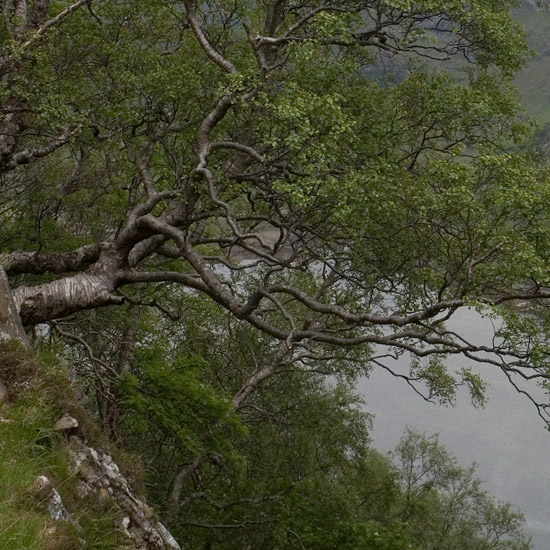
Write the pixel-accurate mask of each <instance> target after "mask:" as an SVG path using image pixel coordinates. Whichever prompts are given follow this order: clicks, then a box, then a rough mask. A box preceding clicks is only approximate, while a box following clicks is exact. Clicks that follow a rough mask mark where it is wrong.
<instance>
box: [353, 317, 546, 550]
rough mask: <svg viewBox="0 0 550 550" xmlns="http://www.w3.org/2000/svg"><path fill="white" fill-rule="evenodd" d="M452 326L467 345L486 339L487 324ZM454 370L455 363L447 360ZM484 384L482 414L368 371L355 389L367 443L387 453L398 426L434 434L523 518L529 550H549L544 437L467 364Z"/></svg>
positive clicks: (517, 398) (508, 389)
mask: <svg viewBox="0 0 550 550" xmlns="http://www.w3.org/2000/svg"><path fill="white" fill-rule="evenodd" d="M452 326H453V328H454V329H456V330H460V331H461V333H462V334H463V335H465V336H466V337H468V338H470V339H471V340H472V341H474V342H480V338H483V336H484V335H485V336H486V337H487V335H489V337H490V335H492V328H491V325H490V323H489V322H488V321H487V320H484V319H482V318H481V317H480V316H479V315H478V314H476V313H475V312H472V311H466V312H464V313H462V314H461V315H460V317H458V318H457V320H456V321H455V322H454V323H453V325H452ZM449 364H450V365H451V366H455V367H462V366H466V364H465V361H464V360H462V359H457V358H454V359H450V360H449ZM473 368H475V369H476V370H477V371H478V372H480V373H481V374H482V375H485V376H484V379H485V381H486V382H487V383H488V388H487V396H488V402H487V405H486V407H485V408H484V409H475V408H474V407H472V406H471V404H470V402H469V400H468V397H467V396H466V395H462V396H459V399H458V403H457V405H456V406H455V407H451V408H446V407H441V406H438V405H432V404H429V403H426V402H424V401H423V400H422V399H421V398H420V397H419V396H417V395H416V394H415V393H414V392H413V391H412V390H411V388H409V386H407V385H406V384H405V383H403V382H401V381H399V380H397V379H396V378H394V377H392V376H391V375H389V374H387V373H386V372H384V371H376V372H373V373H372V375H371V376H370V377H369V378H368V379H365V380H362V381H361V382H360V384H359V391H360V393H361V394H362V395H363V396H364V397H365V400H366V403H367V409H368V410H369V412H372V413H374V414H375V420H374V430H373V434H372V436H373V443H374V446H375V447H377V448H378V449H380V450H382V451H385V450H391V449H393V448H394V447H395V446H396V445H397V443H398V441H399V438H400V437H401V434H402V432H403V429H404V428H405V426H410V427H411V428H415V429H417V430H420V431H423V432H426V433H428V434H434V433H438V434H439V440H440V442H441V443H442V444H443V445H445V446H446V447H447V449H448V450H449V451H451V452H452V453H453V454H454V455H455V456H456V457H457V458H458V459H459V461H460V463H461V465H462V466H468V465H469V464H471V463H472V462H476V463H477V464H478V476H479V477H480V478H481V479H483V480H484V481H485V485H484V486H485V489H486V490H487V491H488V492H489V493H490V494H492V495H493V496H494V497H496V498H498V499H500V500H506V501H510V502H512V503H513V504H514V505H515V506H516V507H518V508H520V509H521V510H522V511H523V513H524V514H525V516H526V519H527V529H528V531H529V532H530V533H532V534H533V543H534V544H533V547H534V549H535V550H549V549H550V432H548V431H547V430H546V428H545V425H544V423H543V421H542V420H541V419H540V417H539V416H538V415H537V412H536V410H535V408H534V406H533V405H532V404H530V402H529V401H528V400H527V399H526V398H525V397H522V396H521V395H519V394H518V393H517V392H516V391H515V390H514V389H513V388H512V386H510V385H509V383H508V382H507V380H506V378H505V377H504V375H499V374H500V373H499V372H498V371H496V370H495V369H494V367H487V368H486V369H485V368H483V367H481V368H480V367H478V366H473Z"/></svg>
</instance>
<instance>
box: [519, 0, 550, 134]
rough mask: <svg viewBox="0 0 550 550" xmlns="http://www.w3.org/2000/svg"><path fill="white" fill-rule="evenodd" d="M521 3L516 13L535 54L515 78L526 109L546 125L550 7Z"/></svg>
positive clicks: (549, 117) (549, 107) (549, 120)
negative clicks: (541, 7)
mask: <svg viewBox="0 0 550 550" xmlns="http://www.w3.org/2000/svg"><path fill="white" fill-rule="evenodd" d="M521 4H522V5H521V7H520V8H518V9H517V10H516V17H517V20H518V21H519V22H520V23H521V24H522V25H523V27H524V28H525V30H526V31H527V39H528V42H529V45H530V46H531V48H532V49H533V51H534V57H533V58H532V59H531V60H530V61H529V63H528V64H527V66H526V67H525V68H524V69H523V70H522V71H521V72H520V73H519V74H518V76H517V79H516V81H517V84H518V87H519V89H520V91H521V93H522V96H523V104H524V107H525V109H526V111H527V113H528V114H529V115H531V116H533V117H534V118H536V119H537V120H538V121H539V123H540V124H541V126H545V125H547V124H549V123H550V9H542V10H541V9H538V8H537V7H536V4H535V1H534V0H523V1H522V2H521Z"/></svg>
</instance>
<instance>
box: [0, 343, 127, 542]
mask: <svg viewBox="0 0 550 550" xmlns="http://www.w3.org/2000/svg"><path fill="white" fill-rule="evenodd" d="M0 381H2V382H3V383H4V384H5V385H6V387H7V390H8V392H7V397H6V399H4V401H3V402H1V403H0V547H1V548H2V550H81V549H82V550H84V549H86V550H115V549H116V550H121V549H123V548H128V546H127V545H126V539H125V538H124V535H123V534H122V532H121V531H119V530H118V529H117V527H116V525H117V523H118V522H117V520H118V519H119V518H118V517H117V515H118V512H117V511H116V510H115V508H114V507H113V504H112V502H111V501H110V500H109V499H103V500H102V499H100V498H99V497H95V496H93V497H92V496H88V497H86V498H85V499H81V498H79V496H78V494H77V492H76V480H75V478H74V476H73V474H72V472H71V468H70V464H69V452H68V447H69V442H68V440H67V438H66V436H64V435H63V434H61V433H59V432H56V431H55V430H54V429H53V426H54V424H55V422H56V421H57V420H58V419H59V418H60V417H61V416H62V415H63V414H66V413H68V414H70V415H71V416H74V417H75V418H77V420H78V421H79V425H80V426H81V427H82V429H83V430H85V431H86V435H87V436H88V434H90V437H91V438H98V439H100V438H101V435H100V433H99V430H98V429H97V428H96V427H94V423H93V420H92V419H91V418H89V416H88V415H87V413H86V411H85V410H84V409H83V408H82V407H81V406H80V405H79V404H78V402H77V401H76V400H75V399H74V398H73V396H74V394H75V392H74V391H72V388H71V382H70V381H69V379H68V377H67V376H66V374H65V373H64V372H63V370H62V368H61V367H60V366H59V365H58V364H57V365H56V364H54V365H45V364H42V363H40V362H39V361H37V360H35V359H34V358H32V357H30V356H29V354H28V353H27V352H26V351H25V350H23V349H22V348H21V347H20V346H18V345H17V344H14V343H6V342H0ZM79 429H80V428H79ZM94 443H96V444H97V443H100V444H101V443H103V442H101V441H97V440H96V441H95V442H94ZM39 476H46V477H48V478H49V479H50V480H51V482H52V483H53V486H54V487H55V488H56V489H57V491H58V492H59V493H60V495H61V497H62V500H63V504H64V505H65V507H66V508H67V510H68V512H69V514H70V520H69V521H55V520H53V519H52V518H51V516H50V514H49V513H48V511H47V509H45V508H46V503H45V501H47V500H48V499H49V495H50V493H48V495H47V497H46V498H44V496H43V495H41V494H37V493H36V491H35V490H34V489H33V487H34V486H35V484H36V480H37V479H38V477H39Z"/></svg>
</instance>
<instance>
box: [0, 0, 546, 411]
mask: <svg viewBox="0 0 550 550" xmlns="http://www.w3.org/2000/svg"><path fill="white" fill-rule="evenodd" d="M513 4H514V3H513V2H511V1H510V2H508V1H505V2H502V1H499V2H494V1H492V0H476V1H473V2H469V3H464V2H462V1H459V0H452V1H443V0H435V1H434V0H429V1H428V0H419V1H416V2H412V1H405V0H383V1H380V0H376V1H370V0H362V1H357V0H346V1H344V2H342V1H339V2H331V1H330V0H329V1H326V2H318V1H305V2H294V1H290V0H288V1H286V0H282V1H281V0H274V1H272V2H266V3H263V2H244V1H243V2H226V1H225V0H219V1H216V2H207V3H196V2H193V1H192V0H186V1H184V2H175V1H174V2H172V1H169V2H166V1H160V0H159V1H151V2H147V3H140V4H139V5H136V4H135V2H128V1H117V2H114V1H109V0H105V1H103V2H99V1H94V0H81V1H78V2H75V3H72V4H70V3H67V2H62V1H59V2H53V1H52V2H48V1H42V0H35V1H34V2H26V1H24V0H13V1H6V2H4V3H3V8H4V9H3V18H2V35H1V36H2V56H1V59H0V67H1V69H0V70H1V88H0V104H1V113H2V115H1V121H0V140H1V142H0V172H1V174H2V176H1V180H0V185H1V188H2V197H3V209H2V214H1V216H2V218H1V242H2V248H3V250H4V251H5V254H4V255H3V257H2V262H1V263H2V266H3V268H4V269H5V271H6V272H7V274H8V275H9V276H10V277H11V280H12V285H13V297H14V300H15V303H16V305H17V307H18V310H19V313H20V317H21V320H22V322H23V324H24V325H25V326H26V327H29V328H30V327H33V326H35V325H37V324H40V323H44V322H51V321H53V320H56V319H60V318H64V317H66V316H69V315H72V314H75V313H78V312H83V311H85V310H90V309H96V308H102V307H105V306H110V305H120V304H122V303H123V302H124V301H125V300H126V301H129V302H130V303H132V301H133V302H134V303H136V304H139V303H142V298H141V296H142V295H143V294H146V293H147V292H150V291H147V290H146V291H143V289H148V288H151V287H155V288H158V289H160V291H159V292H161V293H162V295H163V298H162V299H157V298H153V299H150V300H149V301H148V302H146V303H149V304H151V303H152V304H156V305H160V307H161V308H162V309H164V311H165V312H166V311H167V307H166V306H167V304H169V303H170V302H171V301H172V300H178V301H180V300H181V301H185V300H186V299H191V298H194V297H196V296H204V297H205V298H209V299H211V300H213V301H214V302H215V303H217V304H218V305H219V306H220V307H222V308H225V309H226V310H227V311H229V312H230V313H231V314H232V315H233V316H234V317H236V318H237V319H239V320H241V321H243V322H246V323H248V324H250V325H251V326H253V327H255V328H256V329H257V330H259V331H261V332H263V333H265V334H266V335H268V336H270V337H271V338H273V339H274V340H277V341H279V342H281V345H282V346H286V349H287V350H288V353H289V354H291V355H293V356H294V357H298V356H300V355H301V354H302V353H305V354H306V355H308V356H310V357H313V356H318V357H323V356H329V357H330V356H331V355H334V354H339V355H340V358H343V359H344V358H345V359H348V360H357V361H367V362H370V365H378V366H381V367H383V368H387V369H389V368H390V367H389V366H388V365H386V364H385V363H384V360H385V359H386V358H388V357H392V356H398V355H402V354H409V353H410V354H412V355H413V356H415V357H418V358H420V363H414V364H413V367H412V369H411V372H409V373H405V374H403V375H402V376H404V377H405V378H406V379H408V380H409V381H410V382H421V381H427V383H428V396H427V397H428V398H432V397H437V396H440V397H442V398H443V399H444V400H445V399H452V393H453V389H454V387H455V386H456V384H460V383H465V384H467V385H468V386H469V387H470V388H471V390H472V394H473V396H474V397H477V396H478V395H479V390H480V388H481V384H480V381H479V379H478V378H477V377H476V376H475V375H473V374H472V373H471V372H469V371H467V370H464V371H462V372H461V373H459V376H458V379H456V378H455V377H454V376H452V375H449V374H446V373H445V371H444V368H443V367H442V360H443V359H444V357H445V356H447V355H449V354H459V355H462V356H464V357H467V358H469V359H473V360H475V361H478V362H480V363H483V364H487V365H492V366H493V367H496V368H498V369H500V370H501V371H503V372H504V374H505V375H506V376H507V377H508V378H509V379H510V381H511V382H512V383H513V384H514V385H515V386H516V388H517V389H518V391H522V392H523V391H525V390H524V388H523V386H522V385H521V383H520V382H521V381H522V380H524V379H527V380H532V379H543V380H544V379H546V377H547V372H548V357H549V355H548V346H547V343H546V340H545V334H546V322H545V320H544V318H543V317H542V316H537V317H536V318H533V317H526V316H524V315H521V314H519V313H518V312H517V311H516V310H515V309H514V308H513V307H507V306H508V305H514V304H515V303H516V302H517V301H518V300H525V301H527V302H529V304H531V306H530V307H532V308H537V307H538V306H539V305H543V304H544V303H545V300H547V299H548V298H549V297H550V293H549V292H548V289H547V288H548V251H549V247H548V244H549V242H550V240H549V237H550V235H549V233H548V231H549V227H550V224H549V223H548V212H550V209H549V208H548V206H549V198H550V195H549V186H548V181H547V176H546V173H545V171H544V170H542V169H539V168H538V167H536V166H535V165H534V164H533V163H532V162H531V160H530V159H529V157H528V156H527V155H522V154H512V153H510V152H506V151H507V148H508V147H509V146H510V144H511V143H513V142H517V141H519V140H521V137H522V135H524V134H526V133H527V129H526V127H525V125H522V124H521V123H520V121H519V120H518V118H517V116H516V114H517V110H518V100H517V96H516V94H515V93H514V91H513V89H512V87H511V85H510V78H511V75H512V73H513V71H514V70H515V69H517V68H518V67H519V66H520V65H521V63H522V62H523V60H524V59H525V57H526V55H527V53H528V50H527V48H526V46H525V44H524V41H523V36H522V32H521V30H520V29H519V28H518V25H516V24H515V23H514V22H513V20H512V19H511V16H510V13H509V10H510V7H511V6H512V5H513ZM388 59H389V60H391V64H390V63H389V62H388ZM424 60H427V61H428V62H429V63H428V64H423V63H422V62H423V61H424ZM453 60H454V63H452V62H453ZM462 62H467V63H466V67H465V68H462V69H461V68H459V67H460V66H461V64H462ZM446 63H448V64H449V66H450V67H451V68H452V72H449V71H447V70H445V67H446ZM396 64H399V65H400V66H401V67H402V69H401V70H400V71H397V70H395V69H393V70H392V66H393V67H395V66H396ZM384 67H389V69H388V71H389V72H388V73H387V74H385V75H384V74H382V72H383V71H382V69H383V68H384ZM369 74H372V75H377V78H376V79H374V78H372V77H370V76H369ZM381 74H382V76H380V75H381ZM400 75H401V77H402V75H405V77H404V78H402V79H400V78H401V77H400ZM469 306H475V307H478V308H479V309H480V310H483V311H488V312H491V314H497V315H500V316H501V317H502V319H503V325H502V328H498V329H496V334H495V339H494V340H493V342H494V343H493V345H490V346H481V345H479V344H476V343H475V342H468V341H466V340H465V339H464V338H463V337H462V336H460V335H457V334H455V333H454V332H453V331H452V330H451V329H449V328H447V327H446V323H447V321H448V320H450V319H451V318H452V316H453V315H454V314H455V312H456V311H458V310H459V309H461V308H464V307H469ZM378 346H381V347H382V348H383V349H384V350H385V351H381V352H378V351H376V352H374V348H375V347H376V349H377V350H378V349H380V348H379V347H378ZM337 350H341V351H337ZM532 399H533V400H534V401H535V399H534V398H532ZM537 405H538V407H539V412H540V414H541V415H543V416H545V413H546V408H545V405H544V403H537Z"/></svg>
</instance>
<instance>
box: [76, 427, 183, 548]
mask: <svg viewBox="0 0 550 550" xmlns="http://www.w3.org/2000/svg"><path fill="white" fill-rule="evenodd" d="M71 446H72V453H71V454H72V462H73V469H74V474H75V475H76V476H77V477H78V478H79V479H80V483H79V485H80V486H81V487H80V490H81V492H85V491H84V490H83V487H86V488H87V490H88V492H93V493H95V494H97V495H99V496H100V497H101V498H110V499H112V501H113V502H114V503H115V504H116V505H117V507H118V508H119V510H120V511H121V512H122V513H123V519H122V521H121V524H120V527H121V529H122V530H123V531H124V532H125V533H126V535H127V536H128V537H129V538H130V539H131V540H132V541H133V548H134V549H135V550H181V548H180V546H179V544H178V543H177V542H176V540H175V539H174V537H173V536H172V535H171V534H170V532H169V531H168V530H167V529H166V527H164V525H162V523H161V522H160V521H159V520H158V518H157V517H156V515H155V513H154V511H153V509H152V508H151V507H149V506H148V505H147V504H146V503H145V502H144V501H143V500H141V499H140V498H139V497H138V496H137V495H135V494H134V492H133V491H132V488H131V487H130V484H129V483H128V480H127V479H126V478H125V477H124V475H123V474H122V472H121V471H120V470H119V468H118V466H117V464H116V463H115V461H114V460H113V459H112V457H111V456H110V455H108V454H107V453H105V452H104V451H102V450H101V449H94V448H93V447H89V446H88V445H86V444H85V443H84V442H83V441H81V440H80V439H79V438H78V437H73V438H72V439H71Z"/></svg>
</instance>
